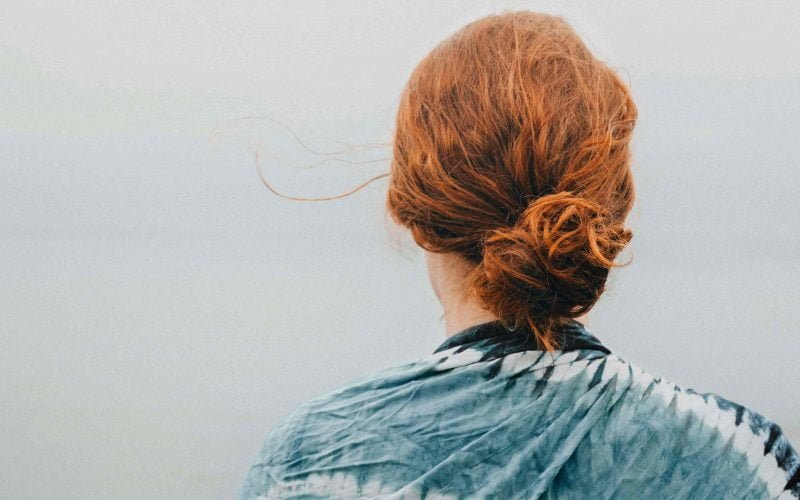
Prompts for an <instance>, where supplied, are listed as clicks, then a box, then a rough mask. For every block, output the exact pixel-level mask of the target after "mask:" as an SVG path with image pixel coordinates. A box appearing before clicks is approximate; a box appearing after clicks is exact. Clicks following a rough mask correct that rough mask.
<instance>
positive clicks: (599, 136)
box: [241, 11, 800, 498]
mask: <svg viewBox="0 0 800 500" xmlns="http://www.w3.org/2000/svg"><path fill="white" fill-rule="evenodd" d="M636 118H637V109H636V106H635V105H634V103H633V101H632V100H631V95H630V92H629V89H628V88H627V87H626V85H625V84H624V83H623V82H622V81H621V80H620V78H619V77H618V76H617V75H616V74H615V73H614V72H613V71H612V70H611V69H609V67H608V66H606V65H605V64H604V63H602V62H601V61H599V60H597V59H596V58H594V57H593V55H592V54H591V53H590V52H589V51H588V50H587V48H586V47H585V46H584V44H583V43H582V42H581V40H580V39H579V37H578V36H577V35H576V33H575V32H574V31H573V30H572V28H571V27H570V26H569V25H568V24H567V23H566V22H565V21H564V20H563V19H562V18H560V17H557V16H550V15H545V14H538V13H532V12H527V11H523V12H512V13H506V14H502V15H492V16H489V17H486V18H483V19H480V20H478V21H475V22H473V23H470V24H469V25H467V26H465V27H464V28H462V29H461V30H460V31H458V32H457V33H455V34H454V35H452V36H451V37H449V38H448V39H447V40H445V41H444V42H442V43H441V44H440V45H439V46H437V47H436V48H435V49H434V50H433V51H432V52H431V53H430V54H429V55H428V56H426V57H425V58H424V59H423V60H422V61H421V62H420V64H419V65H418V66H417V68H416V69H415V70H414V71H413V73H412V75H411V77H410V80H409V81H408V84H407V85H406V87H405V89H404V91H403V94H402V99H401V102H400V106H399V111H398V113H397V121H396V129H395V135H394V142H393V147H394V155H393V161H392V167H391V172H390V185H389V190H388V197H387V208H388V210H389V213H390V214H391V215H392V217H393V219H394V220H395V221H397V222H398V223H399V224H402V225H403V226H405V227H406V228H408V229H409V230H410V231H411V234H412V235H413V238H414V240H415V241H416V242H417V244H418V245H419V246H420V247H422V248H423V249H424V250H425V251H426V256H427V264H428V271H429V274H430V278H431V283H432V285H433V288H434V290H435V292H436V295H437V296H438V298H439V300H440V301H441V302H442V306H443V308H444V317H445V323H446V333H447V335H448V336H449V338H447V340H445V341H444V343H442V344H441V345H440V346H439V347H438V348H437V349H435V352H434V353H433V354H431V355H430V356H427V357H425V358H423V359H420V360H418V361H416V362H413V363H409V364H406V365H403V366H397V367H393V368H390V369H387V370H384V371H381V372H380V373H376V374H374V375H372V376H369V377H365V378H363V379H361V380H358V381H355V382H353V383H351V384H349V385H347V386H346V387H343V388H342V389H340V390H338V391H335V392H333V393H330V394H328V395H325V396H322V397H320V398H317V399H315V400H313V401H310V402H308V403H306V404H304V405H303V406H301V407H300V408H298V409H297V410H296V411H295V412H294V413H293V414H292V415H291V416H289V417H288V418H287V419H285V420H284V421H283V423H282V424H281V425H280V426H278V427H277V428H276V429H274V430H273V431H272V433H271V434H270V435H269V437H268V438H267V440H266V442H265V443H264V446H263V449H262V450H261V452H260V455H259V457H258V460H257V462H256V463H255V464H254V465H253V466H252V468H251V469H250V472H249V474H248V476H247V480H246V482H245V485H244V486H243V488H242V490H241V497H242V498H254V497H266V498H290V497H298V498H300V497H302V498H312V497H313V498H319V497H324V498H327V497H336V498H353V497H391V498H461V497H469V498H484V497H494V498H798V497H800V457H798V455H797V453H796V452H795V450H794V449H793V448H792V446H791V445H790V443H789V442H788V441H787V439H786V438H785V436H784V435H783V433H782V432H781V429H780V427H779V426H778V425H776V424H775V423H773V422H771V421H769V420H768V419H766V418H765V417H763V416H762V415H760V414H758V413H757V412H755V411H753V410H750V409H748V408H745V407H743V406H741V405H739V404H736V403H734V402H732V401H729V400H726V399H724V398H722V397H720V396H718V395H716V394H713V393H698V392H696V391H693V390H692V389H689V388H682V387H679V386H676V385H675V384H673V383H671V382H669V381H668V380H665V379H663V378H660V377H659V378H656V377H653V376H652V375H650V374H648V373H647V372H645V371H643V370H642V369H641V368H639V367H637V366H636V365H634V364H631V363H629V362H628V361H626V360H624V359H622V358H620V357H619V356H616V355H614V354H613V353H611V352H610V351H609V350H608V349H607V348H606V347H604V346H603V344H602V343H601V342H600V341H599V340H598V339H597V338H596V337H595V336H593V335H592V334H591V333H590V332H589V331H588V330H587V329H586V327H585V325H584V322H585V314H586V313H587V312H588V311H589V310H590V309H591V308H592V306H593V305H594V304H595V303H596V302H597V300H598V298H599V297H600V295H601V294H602V293H603V290H604V287H605V283H606V278H607V276H608V273H609V271H610V269H611V268H612V267H614V266H616V265H617V264H615V263H614V260H615V258H616V257H617V255H618V253H619V252H620V251H621V250H622V249H623V248H624V247H625V246H626V244H627V243H628V242H629V241H630V239H631V237H632V234H631V231H630V230H628V229H626V228H625V226H624V221H625V219H626V216H627V215H628V212H629V211H630V209H631V206H632V204H633V202H634V186H633V180H632V176H631V171H630V165H629V164H630V151H629V144H630V140H631V133H632V130H633V127H634V123H635V121H636Z"/></svg>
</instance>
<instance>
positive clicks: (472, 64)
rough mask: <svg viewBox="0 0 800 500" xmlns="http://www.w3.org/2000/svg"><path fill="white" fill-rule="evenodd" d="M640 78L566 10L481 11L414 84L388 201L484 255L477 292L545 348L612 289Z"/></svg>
mask: <svg viewBox="0 0 800 500" xmlns="http://www.w3.org/2000/svg"><path fill="white" fill-rule="evenodd" d="M636 117H637V109H636V106H635V105H634V103H633V101H632V99H631V96H630V92H629V89H628V88H627V86H626V85H625V84H624V83H623V82H622V81H621V79H620V78H619V77H618V76H617V75H616V74H615V72H614V71H612V70H611V69H610V68H609V67H608V66H607V65H606V64H605V63H603V62H602V61H600V60H598V59H596V58H595V57H594V56H593V55H592V54H591V53H590V52H589V50H588V49H587V48H586V46H585V45H584V44H583V42H582V41H581V39H580V38H579V36H578V35H577V34H576V33H575V31H574V30H573V29H572V28H571V27H570V25H569V24H567V22H566V21H564V20H563V19H562V18H561V17H558V16H551V15H547V14H539V13H534V12H529V11H521V12H511V13H505V14H500V15H491V16H488V17H485V18H482V19H479V20H477V21H474V22H472V23H470V24H468V25H466V26H465V27H463V28H462V29H461V30H459V31H458V32H456V33H455V34H453V35H452V36H450V37H449V38H447V39H446V40H444V41H443V42H442V43H440V44H439V45H438V46H437V47H436V48H434V50H433V51H431V52H430V53H429V54H428V55H427V56H426V57H425V58H424V59H423V60H422V61H421V62H420V63H419V65H418V66H417V67H416V68H415V69H414V71H413V72H412V74H411V77H410V79H409V81H408V83H407V85H406V87H405V89H404V90H403V94H402V96H401V101H400V105H399V110H398V113H397V120H396V127H395V132H394V141H393V159H392V167H391V173H390V183H389V191H388V196H387V208H388V210H389V213H390V214H391V216H392V218H393V219H394V220H395V221H397V222H398V223H400V224H402V225H404V226H405V227H407V228H408V229H410V231H411V234H412V235H413V238H414V240H415V241H416V242H417V244H418V245H420V246H421V247H422V248H424V249H426V250H428V251H431V252H437V253H456V254H458V255H460V256H461V257H463V258H465V259H466V260H467V261H468V262H470V263H471V264H473V265H474V268H473V270H472V271H471V272H470V273H469V275H468V276H467V281H466V283H467V290H466V291H467V292H469V293H472V294H474V295H476V296H477V297H478V298H479V299H480V301H481V303H482V304H483V305H484V307H485V308H486V309H487V310H489V311H491V312H492V313H494V314H495V315H496V316H497V317H498V318H500V320H501V321H502V322H503V323H504V324H506V325H507V326H509V327H510V328H514V329H516V328H518V327H521V326H526V325H527V326H529V327H530V328H531V329H532V331H533V332H535V334H536V336H537V338H538V340H539V342H540V344H541V345H542V346H543V347H544V348H546V349H553V348H557V347H558V345H557V340H556V337H555V331H556V328H555V327H556V326H557V325H558V324H560V323H562V322H563V321H564V320H565V319H567V318H575V317H577V316H580V315H582V314H583V313H585V312H587V311H588V310H589V309H591V308H592V306H593V305H594V304H595V303H596V302H597V300H598V299H599V297H600V295H601V294H602V293H603V290H604V289H605V283H606V279H607V277H608V273H609V271H610V269H611V268H612V267H613V266H614V265H615V264H614V263H613V261H614V259H615V257H616V256H617V254H618V253H619V252H620V251H621V250H622V249H623V248H624V247H625V245H626V244H627V243H628V242H629V241H630V239H631V237H632V233H631V232H630V230H628V229H626V228H625V227H624V221H625V218H626V216H627V214H628V212H629V211H630V209H631V207H632V205H633V200H634V187H633V180H632V175H631V171H630V167H629V162H630V152H629V142H630V139H631V132H632V130H633V127H634V124H635V121H636Z"/></svg>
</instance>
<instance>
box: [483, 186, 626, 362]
mask: <svg viewBox="0 0 800 500" xmlns="http://www.w3.org/2000/svg"><path fill="white" fill-rule="evenodd" d="M631 237H632V233H631V231H630V230H628V229H625V228H624V227H623V226H622V224H620V223H619V222H617V221H615V220H614V218H613V216H612V215H611V214H610V213H609V212H608V211H607V210H606V209H605V208H603V207H602V206H601V205H599V204H597V203H595V202H594V201H592V200H589V199H587V198H582V197H580V196H576V195H574V194H572V193H570V192H561V193H555V194H549V195H545V196H542V197H540V198H536V199H535V200H533V201H532V202H531V203H530V205H528V208H527V209H526V210H525V211H524V212H523V213H522V215H521V216H520V218H519V220H518V221H517V223H516V224H515V225H514V226H513V227H507V228H497V229H493V230H492V231H490V232H489V235H488V236H487V238H486V240H485V241H484V243H483V260H482V261H481V263H480V264H479V265H478V266H477V267H476V269H475V271H474V272H473V282H472V284H471V287H472V289H473V290H474V292H475V294H476V295H477V296H478V297H479V298H480V299H481V300H482V301H483V302H484V304H485V305H486V307H487V308H488V309H489V310H491V311H492V312H494V313H495V314H496V315H497V316H498V317H500V318H506V321H509V320H510V322H511V323H513V325H512V327H513V328H519V327H520V326H523V325H525V326H529V327H530V328H532V329H533V330H534V331H538V332H539V337H540V339H541V340H543V341H544V343H545V346H546V347H550V348H552V345H548V344H550V341H551V339H550V337H549V336H548V335H545V334H544V333H543V332H547V331H551V330H552V329H553V328H554V326H555V323H557V321H558V320H559V319H560V318H568V317H575V316H580V315H581V314H583V313H585V312H586V311H588V310H589V309H591V307H592V306H593V305H594V304H595V302H597V299H598V298H599V297H600V295H601V294H602V293H603V290H604V288H605V283H606V278H607V277H608V272H609V270H610V269H611V267H613V266H614V258H615V257H616V256H617V254H618V253H619V252H620V251H621V250H622V249H623V248H624V247H625V245H627V243H628V242H629V241H630V239H631Z"/></svg>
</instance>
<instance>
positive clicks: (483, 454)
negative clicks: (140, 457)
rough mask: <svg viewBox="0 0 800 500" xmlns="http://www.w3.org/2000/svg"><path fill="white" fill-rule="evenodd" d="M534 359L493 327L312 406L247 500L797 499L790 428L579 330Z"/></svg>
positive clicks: (262, 463)
mask: <svg viewBox="0 0 800 500" xmlns="http://www.w3.org/2000/svg"><path fill="white" fill-rule="evenodd" d="M561 339H562V342H564V344H563V347H562V349H561V350H559V351H555V352H552V353H547V352H544V351H542V350H537V344H536V342H535V340H534V339H533V337H532V336H531V335H529V334H528V335H523V334H522V333H521V332H510V331H509V330H507V329H505V328H504V327H503V326H502V325H501V324H500V323H499V322H487V323H483V324H480V325H475V326H473V327H470V328H467V329H465V330H462V331H461V332H459V333H457V334H455V335H453V336H451V337H450V338H449V339H447V340H446V341H445V342H444V343H443V344H442V345H441V346H440V347H439V348H438V349H437V350H436V351H435V352H434V353H433V354H432V355H430V356H428V357H425V358H423V359H420V360H418V361H415V362H413V363H409V364H405V365H402V366H398V367H393V368H390V369H386V370H383V371H381V372H379V373H376V374H374V375H372V376H369V377H366V378H362V379H360V380H357V381H355V382H353V383H351V384H349V385H347V386H346V387H344V388H342V389H340V390H338V391H335V392H332V393H330V394H328V395H325V396H323V397H320V398H317V399H315V400H312V401H309V402H308V403H306V404H304V405H303V406H301V407H300V408H298V409H297V410H295V411H294V413H292V414H291V415H290V416H289V417H288V418H286V419H285V420H284V421H283V422H282V423H281V424H280V425H279V426H278V427H277V428H275V429H274V430H273V431H272V433H271V434H270V435H269V436H268V437H267V439H266V441H265V442H264V445H263V448H262V449H261V451H260V453H259V456H258V458H257V460H256V462H255V464H254V465H253V466H252V467H251V468H250V471H249V473H248V475H247V479H246V481H245V484H244V486H243V487H242V489H241V491H240V497H241V498H242V499H251V498H304V499H309V498H360V497H367V498H374V497H379V498H403V499H410V498H431V499H433V498H500V499H506V498H592V499H595V498H624V499H629V498H630V499H639V498H659V499H663V498H712V499H727V498H736V499H744V498H758V499H760V498H798V497H800V458H799V457H798V454H797V452H796V451H795V450H794V449H793V447H792V446H791V445H790V444H789V442H788V441H787V439H786V438H785V436H784V435H783V433H782V432H781V428H780V427H779V426H778V425H776V424H775V423H773V422H771V421H770V420H768V419H766V418H765V417H764V416H762V415H760V414H758V413H757V412H755V411H752V410H750V409H748V408H745V407H743V406H741V405H739V404H736V403H734V402H732V401H729V400H727V399H724V398H722V397H720V396H718V395H716V394H714V393H699V392H696V391H694V390H692V389H689V388H682V387H679V386H677V385H675V384H674V383H672V382H669V381H668V380H665V379H663V378H661V377H653V376H652V375H649V374H648V373H647V372H645V371H643V370H642V369H641V368H639V367H637V366H636V365H634V364H631V363H629V362H627V361H625V360H624V359H622V358H620V357H619V356H617V355H615V354H612V353H611V352H609V350H608V349H607V348H605V347H604V346H603V345H602V344H601V343H600V342H599V341H598V339H597V338H596V337H595V336H593V335H592V334H591V333H590V332H589V331H588V330H587V329H586V327H585V326H584V325H583V324H581V323H580V322H578V321H574V320H572V321H571V322H570V323H569V324H568V325H566V326H565V327H564V329H563V330H562V336H561Z"/></svg>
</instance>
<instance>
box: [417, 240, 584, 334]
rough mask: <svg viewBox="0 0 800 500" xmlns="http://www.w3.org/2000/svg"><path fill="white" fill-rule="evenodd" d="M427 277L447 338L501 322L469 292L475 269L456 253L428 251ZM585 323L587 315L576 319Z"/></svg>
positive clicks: (426, 255) (426, 254)
mask: <svg viewBox="0 0 800 500" xmlns="http://www.w3.org/2000/svg"><path fill="white" fill-rule="evenodd" d="M425 259H426V262H427V266H428V276H429V278H430V282H431V285H432V286H433V290H434V293H435V294H436V297H437V298H438V299H439V302H440V303H441V304H442V311H443V314H442V319H443V320H444V328H445V336H446V337H450V336H451V335H453V334H455V333H458V332H460V331H462V330H464V329H466V328H469V327H471V326H474V325H478V324H481V323H486V322H488V321H495V320H497V319H498V317H497V316H495V315H494V314H493V313H492V312H490V311H487V310H486V309H484V308H483V305H482V304H481V303H480V299H478V297H476V296H474V295H472V294H470V293H468V291H467V290H466V286H465V285H466V275H467V273H468V272H469V271H470V270H471V269H472V266H471V265H470V264H469V263H468V262H467V261H466V260H464V259H463V258H461V257H460V256H458V255H456V254H439V253H433V252H428V251H425ZM575 319H577V320H578V321H580V322H582V323H584V324H585V323H586V315H583V316H580V317H578V318H575Z"/></svg>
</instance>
